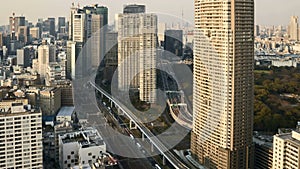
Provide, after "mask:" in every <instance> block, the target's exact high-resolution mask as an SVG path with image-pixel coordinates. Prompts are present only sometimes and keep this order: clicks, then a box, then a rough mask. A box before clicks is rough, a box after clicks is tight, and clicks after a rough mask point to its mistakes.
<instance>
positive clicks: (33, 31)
mask: <svg viewBox="0 0 300 169" xmlns="http://www.w3.org/2000/svg"><path fill="white" fill-rule="evenodd" d="M29 34H30V37H31V39H32V40H36V39H39V38H40V28H39V27H33V28H30V29H29Z"/></svg>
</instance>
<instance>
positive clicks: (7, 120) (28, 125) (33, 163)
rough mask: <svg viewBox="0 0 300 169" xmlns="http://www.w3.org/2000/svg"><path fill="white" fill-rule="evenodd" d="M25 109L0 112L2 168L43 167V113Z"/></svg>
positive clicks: (21, 105) (16, 107)
mask: <svg viewBox="0 0 300 169" xmlns="http://www.w3.org/2000/svg"><path fill="white" fill-rule="evenodd" d="M23 107H24V105H23V104H22V103H15V104H13V105H12V107H11V110H10V111H8V112H1V113H0V130H1V131H0V168H3V169H8V168H32V169H40V168H43V145H42V113H41V111H38V110H33V109H32V110H31V109H27V110H26V109H24V108H23Z"/></svg>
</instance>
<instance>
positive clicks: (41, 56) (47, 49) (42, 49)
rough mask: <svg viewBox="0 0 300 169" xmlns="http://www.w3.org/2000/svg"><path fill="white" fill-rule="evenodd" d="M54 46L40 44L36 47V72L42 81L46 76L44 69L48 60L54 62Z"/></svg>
mask: <svg viewBox="0 0 300 169" xmlns="http://www.w3.org/2000/svg"><path fill="white" fill-rule="evenodd" d="M55 57H56V48H55V46H54V45H41V46H39V48H38V65H39V68H38V73H39V74H40V78H41V80H42V82H43V81H44V80H45V78H46V70H47V67H48V65H49V63H50V62H55V61H56V59H55Z"/></svg>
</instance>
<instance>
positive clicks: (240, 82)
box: [191, 0, 254, 169]
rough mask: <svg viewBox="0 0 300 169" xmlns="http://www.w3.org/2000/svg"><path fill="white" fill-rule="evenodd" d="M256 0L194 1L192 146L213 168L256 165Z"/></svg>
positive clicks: (235, 168) (235, 167) (198, 158)
mask: <svg viewBox="0 0 300 169" xmlns="http://www.w3.org/2000/svg"><path fill="white" fill-rule="evenodd" d="M253 45H254V0H231V1H224V0H214V1H211V0H195V46H194V54H195V56H194V89H193V90H194V97H193V102H194V104H193V106H194V107H193V111H194V113H193V114H194V124H193V130H192V139H191V150H192V154H193V156H194V157H195V158H196V159H197V160H199V162H200V163H201V164H203V165H205V166H207V167H208V168H221V169H240V168H251V164H252V159H251V158H252V153H251V151H252V128H253V126H252V123H253V122H252V121H253V93H254V92H253V79H254V78H253V61H254V49H253Z"/></svg>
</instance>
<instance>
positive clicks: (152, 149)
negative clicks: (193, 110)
mask: <svg viewBox="0 0 300 169" xmlns="http://www.w3.org/2000/svg"><path fill="white" fill-rule="evenodd" d="M151 152H152V153H153V152H154V145H153V144H152V143H151Z"/></svg>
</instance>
